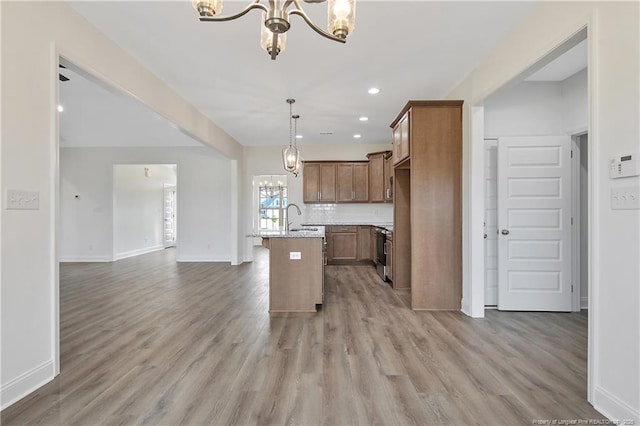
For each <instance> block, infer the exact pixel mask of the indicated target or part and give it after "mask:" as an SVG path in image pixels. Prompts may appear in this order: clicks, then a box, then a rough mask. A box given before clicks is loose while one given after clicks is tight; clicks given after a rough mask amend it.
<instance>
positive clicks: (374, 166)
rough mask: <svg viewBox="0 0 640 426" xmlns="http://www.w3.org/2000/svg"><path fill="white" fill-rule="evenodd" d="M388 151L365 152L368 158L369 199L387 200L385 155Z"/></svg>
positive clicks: (375, 200)
mask: <svg viewBox="0 0 640 426" xmlns="http://www.w3.org/2000/svg"><path fill="white" fill-rule="evenodd" d="M387 154H389V151H382V152H374V153H371V154H367V158H368V159H369V201H370V202H372V203H383V202H385V201H387V194H388V186H387V181H386V178H387V176H386V173H388V172H387V171H386V167H387V165H386V163H385V157H386V156H387Z"/></svg>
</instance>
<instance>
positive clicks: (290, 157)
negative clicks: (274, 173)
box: [282, 99, 300, 173]
mask: <svg viewBox="0 0 640 426" xmlns="http://www.w3.org/2000/svg"><path fill="white" fill-rule="evenodd" d="M295 102H296V100H295V99H287V103H288V104H289V146H287V147H284V148H283V149H282V163H283V166H284V169H285V170H286V171H288V172H291V173H293V172H294V170H296V165H297V164H298V162H299V161H300V151H298V148H297V147H296V146H294V145H293V140H294V135H293V119H294V115H293V104H294V103H295ZM295 118H296V119H297V118H298V116H295Z"/></svg>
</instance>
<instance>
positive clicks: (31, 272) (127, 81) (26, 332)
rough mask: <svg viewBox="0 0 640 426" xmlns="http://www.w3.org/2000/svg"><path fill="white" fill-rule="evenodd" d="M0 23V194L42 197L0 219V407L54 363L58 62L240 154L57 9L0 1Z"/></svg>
mask: <svg viewBox="0 0 640 426" xmlns="http://www.w3.org/2000/svg"><path fill="white" fill-rule="evenodd" d="M0 15H1V19H2V21H1V24H2V25H1V31H2V34H1V40H2V46H1V50H2V71H1V72H2V91H1V92H2V115H1V119H2V138H1V141H2V142H1V143H2V147H1V155H2V172H1V173H2V174H1V176H2V194H5V192H6V190H7V189H8V188H10V189H24V190H37V191H39V192H40V208H39V210H35V211H20V210H5V209H3V210H2V220H1V226H2V246H1V247H2V248H1V249H2V272H1V279H2V290H1V291H2V293H1V298H2V302H1V303H2V307H1V318H0V320H1V323H2V336H1V347H2V365H1V371H0V376H1V377H2V383H1V386H2V387H1V392H0V393H1V394H0V402H1V405H2V407H5V406H7V405H8V404H10V403H12V402H13V401H15V400H16V399H17V398H19V397H21V396H24V395H25V394H26V393H28V392H30V391H32V390H34V389H36V388H37V387H39V386H41V385H42V384H43V383H46V382H47V381H49V380H51V379H52V378H53V376H54V374H55V373H56V367H57V361H58V360H57V349H56V348H57V342H58V338H57V335H56V333H57V329H56V320H57V319H56V307H57V300H58V295H57V293H56V292H57V276H58V273H57V259H56V256H57V255H56V236H55V232H56V221H57V219H56V205H57V197H58V195H57V188H58V186H57V170H58V148H57V137H58V128H57V112H56V103H57V102H56V100H57V85H58V78H57V75H58V54H60V55H62V56H64V57H65V58H67V59H68V60H70V61H71V62H73V63H75V64H76V65H78V66H80V67H82V68H84V69H85V70H87V71H90V72H91V73H92V74H93V75H95V76H97V77H99V78H101V79H103V80H105V81H106V82H107V83H109V84H111V85H113V86H115V87H118V88H120V89H122V90H124V91H125V92H127V93H129V94H131V95H132V96H134V97H136V98H137V99H139V100H140V101H141V102H143V103H144V104H146V105H147V106H148V107H149V108H151V109H152V110H154V111H155V112H157V113H159V114H161V115H163V116H164V117H166V118H168V119H169V120H170V121H172V122H173V123H175V124H176V125H177V126H179V127H181V128H182V129H184V130H185V131H187V132H188V133H190V134H192V135H193V136H194V137H195V138H197V139H198V140H200V141H201V142H203V143H205V144H207V145H209V146H211V147H213V148H215V149H217V150H218V151H219V152H220V153H222V154H224V155H225V156H226V157H228V158H229V159H231V161H232V165H233V162H234V161H238V160H241V158H242V147H241V146H240V145H239V144H238V143H237V142H236V141H235V140H234V139H232V138H231V137H230V136H229V135H228V134H226V133H225V132H223V131H222V130H221V129H220V128H218V127H217V126H216V125H215V124H213V123H212V122H211V121H209V120H208V119H207V118H206V117H205V116H204V115H202V114H201V113H200V112H198V111H197V110H196V109H195V108H194V107H193V106H192V105H190V104H189V103H187V102H186V101H185V100H184V99H183V98H181V97H180V96H179V95H178V94H177V93H175V92H174V91H173V90H172V89H171V88H169V87H168V86H167V85H166V84H164V83H163V82H162V81H161V80H159V79H158V78H157V77H156V76H155V75H154V74H153V73H152V72H151V71H149V70H147V69H146V68H144V67H143V66H142V65H141V64H140V63H139V62H138V61H137V60H135V59H134V58H133V57H131V56H129V55H128V54H127V53H126V52H125V51H124V50H122V49H121V48H120V47H118V46H117V45H116V44H114V43H113V42H111V41H110V40H109V39H107V38H106V37H105V36H104V35H103V34H102V33H100V32H99V31H98V30H97V29H96V28H94V27H93V26H91V25H90V24H89V23H88V22H87V21H86V20H85V19H84V18H82V17H81V16H80V15H78V14H77V13H76V12H75V11H73V9H71V8H70V7H69V6H68V5H67V4H66V3H65V2H61V1H56V2H42V3H39V2H6V1H2V2H0ZM240 172H241V171H240V170H238V172H237V173H238V174H239V173H240ZM232 202H233V200H232ZM231 204H232V203H231ZM232 208H233V205H232V206H231V209H232ZM236 211H237V208H236ZM230 215H231V217H233V218H237V215H233V214H230ZM235 223H236V228H237V220H236V222H235ZM232 228H233V227H232ZM232 242H233V241H232ZM237 245H238V244H237V242H236V246H237ZM232 247H233V245H232Z"/></svg>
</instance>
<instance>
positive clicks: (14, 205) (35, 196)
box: [6, 189, 40, 210]
mask: <svg viewBox="0 0 640 426" xmlns="http://www.w3.org/2000/svg"><path fill="white" fill-rule="evenodd" d="M6 206H7V210H38V209H39V208H40V191H23V190H19V189H8V190H7V204H6Z"/></svg>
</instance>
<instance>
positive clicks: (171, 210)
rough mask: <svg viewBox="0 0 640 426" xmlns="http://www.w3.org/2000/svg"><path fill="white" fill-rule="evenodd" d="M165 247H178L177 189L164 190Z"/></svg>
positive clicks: (170, 187) (171, 187)
mask: <svg viewBox="0 0 640 426" xmlns="http://www.w3.org/2000/svg"><path fill="white" fill-rule="evenodd" d="M163 219H164V247H165V248H167V247H173V246H175V245H176V187H175V186H173V185H171V186H165V188H164V217H163Z"/></svg>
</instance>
